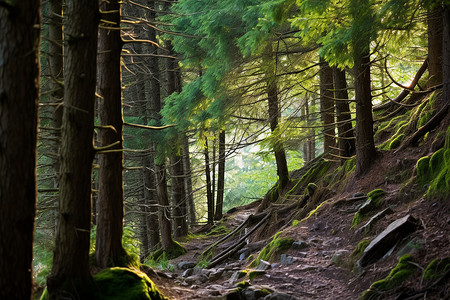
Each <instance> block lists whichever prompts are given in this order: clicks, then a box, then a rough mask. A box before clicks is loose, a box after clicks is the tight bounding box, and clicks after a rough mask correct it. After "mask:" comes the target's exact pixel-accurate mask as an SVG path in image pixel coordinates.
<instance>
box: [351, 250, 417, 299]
mask: <svg viewBox="0 0 450 300" xmlns="http://www.w3.org/2000/svg"><path fill="white" fill-rule="evenodd" d="M410 261H412V258H411V256H410V255H408V254H407V255H404V256H402V257H401V258H400V259H399V261H398V264H397V265H396V266H395V268H393V269H392V270H391V272H390V273H389V275H388V276H387V277H386V278H384V279H381V280H379V281H376V282H374V283H373V284H372V285H371V286H370V288H369V289H368V290H367V291H365V292H364V293H363V294H362V295H361V297H360V299H361V300H369V299H379V298H380V297H381V296H382V295H383V294H384V293H385V292H386V291H389V290H392V289H394V288H396V287H399V286H400V285H401V283H402V282H404V281H405V280H406V279H408V278H409V277H411V276H412V275H413V274H414V271H415V270H417V267H416V266H414V265H413V264H411V263H410ZM384 296H386V295H384Z"/></svg>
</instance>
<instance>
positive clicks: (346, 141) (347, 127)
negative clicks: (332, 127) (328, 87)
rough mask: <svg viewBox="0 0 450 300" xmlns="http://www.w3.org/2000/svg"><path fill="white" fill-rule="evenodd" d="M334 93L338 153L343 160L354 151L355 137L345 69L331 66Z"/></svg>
mask: <svg viewBox="0 0 450 300" xmlns="http://www.w3.org/2000/svg"><path fill="white" fill-rule="evenodd" d="M333 78H334V88H335V90H334V95H335V98H336V104H335V105H336V121H337V128H338V148H339V149H340V150H339V155H340V156H341V157H342V160H343V161H344V160H345V158H348V157H350V156H352V155H353V154H354V152H355V137H354V135H353V127H352V121H351V118H352V115H351V112H350V105H349V101H348V92H347V80H346V79H345V70H340V69H338V68H333Z"/></svg>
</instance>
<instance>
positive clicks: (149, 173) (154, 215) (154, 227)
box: [144, 157, 161, 251]
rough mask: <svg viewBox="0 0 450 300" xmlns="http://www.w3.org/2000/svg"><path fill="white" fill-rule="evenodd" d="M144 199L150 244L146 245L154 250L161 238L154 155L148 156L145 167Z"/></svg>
mask: <svg viewBox="0 0 450 300" xmlns="http://www.w3.org/2000/svg"><path fill="white" fill-rule="evenodd" d="M144 199H145V205H146V207H145V212H146V215H145V219H146V222H145V224H146V228H147V230H146V232H147V234H148V244H146V247H147V249H148V250H150V251H154V250H156V247H157V245H158V244H159V242H160V241H161V239H160V237H159V221H158V199H157V194H156V176H155V163H154V161H153V158H152V157H150V158H148V161H147V162H146V164H145V169H144Z"/></svg>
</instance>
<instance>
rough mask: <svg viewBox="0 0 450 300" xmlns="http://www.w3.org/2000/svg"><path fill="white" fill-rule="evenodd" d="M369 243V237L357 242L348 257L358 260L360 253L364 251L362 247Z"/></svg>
mask: <svg viewBox="0 0 450 300" xmlns="http://www.w3.org/2000/svg"><path fill="white" fill-rule="evenodd" d="M369 244H370V240H369V239H363V240H362V241H361V242H359V243H358V245H357V246H356V248H355V250H353V252H352V254H351V255H350V257H351V258H352V260H355V261H356V260H358V259H359V258H360V257H361V255H362V254H363V252H364V249H366V248H367V246H369Z"/></svg>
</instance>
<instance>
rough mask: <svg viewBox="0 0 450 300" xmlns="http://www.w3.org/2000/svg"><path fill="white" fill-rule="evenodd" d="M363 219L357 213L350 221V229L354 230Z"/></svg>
mask: <svg viewBox="0 0 450 300" xmlns="http://www.w3.org/2000/svg"><path fill="white" fill-rule="evenodd" d="M363 219H364V217H363V215H362V214H361V213H360V212H359V211H358V212H356V214H355V216H354V217H353V220H352V227H350V229H353V228H355V227H356V226H357V225H358V224H359V223H361V221H362V220H363Z"/></svg>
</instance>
